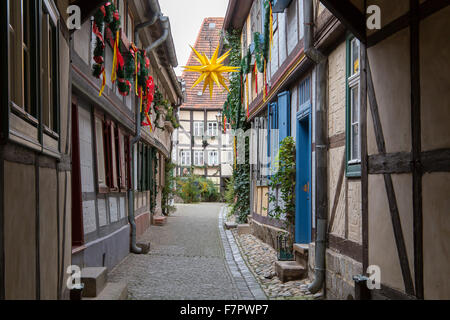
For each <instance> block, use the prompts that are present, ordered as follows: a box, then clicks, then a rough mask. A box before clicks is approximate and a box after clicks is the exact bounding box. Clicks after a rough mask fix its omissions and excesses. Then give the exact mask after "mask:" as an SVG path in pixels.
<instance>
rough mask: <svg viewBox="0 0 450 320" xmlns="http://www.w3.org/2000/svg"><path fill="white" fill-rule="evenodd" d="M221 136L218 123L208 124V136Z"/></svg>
mask: <svg viewBox="0 0 450 320" xmlns="http://www.w3.org/2000/svg"><path fill="white" fill-rule="evenodd" d="M218 135H219V124H218V123H217V122H215V121H214V122H208V136H209V137H217V136H218Z"/></svg>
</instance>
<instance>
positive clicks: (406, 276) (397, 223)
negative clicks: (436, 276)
mask: <svg viewBox="0 0 450 320" xmlns="http://www.w3.org/2000/svg"><path fill="white" fill-rule="evenodd" d="M366 59H367V56H366ZM367 90H368V91H367V94H368V97H369V102H370V110H371V113H372V119H373V127H374V131H375V138H376V141H377V146H378V152H379V153H381V154H385V153H386V144H385V140H384V135H383V128H382V126H381V120H380V115H379V112H378V102H377V99H376V94H375V88H374V85H373V79H372V72H371V70H370V61H369V60H368V59H367ZM384 183H385V187H386V194H387V198H388V203H389V210H390V213H391V220H392V227H393V231H394V238H395V243H396V245H397V253H398V258H399V261H400V268H401V271H402V276H403V282H404V285H405V291H406V293H407V294H409V295H414V285H413V280H412V276H411V270H410V268H409V260H408V253H407V251H406V245H405V238H404V236H403V230H402V223H401V220H400V213H399V210H398V206H397V198H396V195H395V190H394V185H393V182H392V176H391V175H390V174H384Z"/></svg>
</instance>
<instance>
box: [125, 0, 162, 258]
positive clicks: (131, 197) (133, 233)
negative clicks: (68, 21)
mask: <svg viewBox="0 0 450 320" xmlns="http://www.w3.org/2000/svg"><path fill="white" fill-rule="evenodd" d="M149 4H150V9H151V10H152V11H153V12H154V15H153V17H152V19H150V20H149V21H146V22H143V23H140V24H138V25H137V26H136V27H135V28H134V35H135V37H134V39H135V42H136V46H138V44H139V30H141V29H143V28H146V27H149V26H152V25H154V24H155V23H156V21H157V20H158V19H160V20H161V21H162V22H163V20H162V15H161V11H160V9H159V6H158V4H157V0H149ZM163 18H164V17H163ZM166 19H167V18H166ZM163 23H164V22H163ZM163 36H164V35H163ZM165 38H167V35H166V36H165ZM159 40H160V39H158V40H157V41H155V43H156V42H157V45H155V46H150V47H149V48H150V49H146V50H147V51H151V50H153V49H155V48H156V47H157V46H159V45H160V44H162V43H163V42H164V40H165V39H164V40H163V41H159ZM135 105H136V136H134V137H133V139H131V140H130V147H129V150H130V152H131V153H132V157H133V160H134V148H133V147H134V145H135V144H136V143H137V142H139V140H141V114H140V112H139V111H140V110H139V106H138V104H137V103H135ZM133 163H134V161H133ZM133 176H134V172H133ZM128 222H129V223H130V226H131V252H132V253H134V254H141V253H142V248H139V247H138V246H137V244H136V221H135V215H134V190H133V189H132V187H131V186H130V188H129V189H128Z"/></svg>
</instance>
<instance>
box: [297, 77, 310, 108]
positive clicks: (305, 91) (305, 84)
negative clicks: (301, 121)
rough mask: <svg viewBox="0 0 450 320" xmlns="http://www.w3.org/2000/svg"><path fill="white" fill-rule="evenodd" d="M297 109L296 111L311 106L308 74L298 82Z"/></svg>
mask: <svg viewBox="0 0 450 320" xmlns="http://www.w3.org/2000/svg"><path fill="white" fill-rule="evenodd" d="M298 97H299V103H298V109H297V112H302V111H305V110H307V109H309V108H310V107H311V77H310V76H308V77H307V78H305V80H303V81H302V82H301V83H300V86H299V90H298Z"/></svg>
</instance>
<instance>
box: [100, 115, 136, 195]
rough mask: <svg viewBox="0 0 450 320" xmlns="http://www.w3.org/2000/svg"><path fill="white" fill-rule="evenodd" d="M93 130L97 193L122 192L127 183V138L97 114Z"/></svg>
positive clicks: (112, 123)
mask: <svg viewBox="0 0 450 320" xmlns="http://www.w3.org/2000/svg"><path fill="white" fill-rule="evenodd" d="M94 128H95V145H96V149H97V150H96V159H97V183H98V192H99V193H108V192H119V191H121V192H124V191H126V190H127V186H128V181H129V168H128V159H129V155H128V146H127V141H128V137H127V136H125V134H124V132H123V131H122V130H121V129H119V128H118V127H117V125H116V124H115V123H114V122H112V121H110V120H105V119H104V116H103V115H100V114H98V113H97V114H95V124H94Z"/></svg>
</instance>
